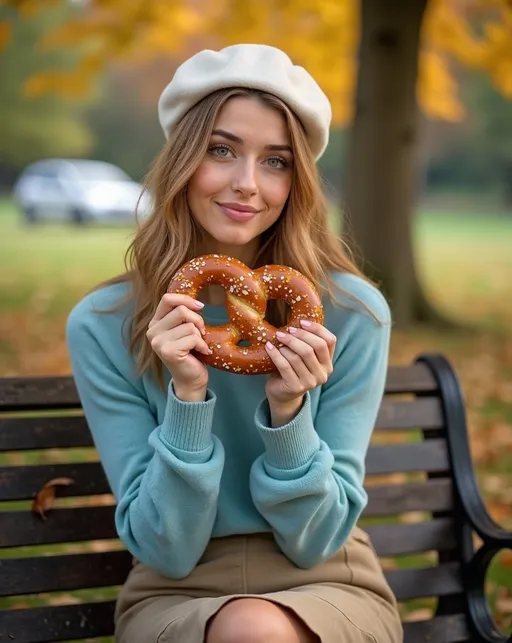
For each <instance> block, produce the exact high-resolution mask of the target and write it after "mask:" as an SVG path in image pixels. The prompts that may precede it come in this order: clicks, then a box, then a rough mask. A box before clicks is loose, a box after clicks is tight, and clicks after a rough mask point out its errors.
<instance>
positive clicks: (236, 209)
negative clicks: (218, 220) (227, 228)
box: [217, 203, 258, 221]
mask: <svg viewBox="0 0 512 643" xmlns="http://www.w3.org/2000/svg"><path fill="white" fill-rule="evenodd" d="M217 205H218V206H219V208H220V209H221V210H222V212H223V213H224V214H225V215H226V216H227V217H228V219H231V220H232V221H250V220H251V219H253V218H254V217H255V216H256V215H257V214H258V210H256V209H255V208H252V207H250V206H243V205H238V204H234V203H217Z"/></svg>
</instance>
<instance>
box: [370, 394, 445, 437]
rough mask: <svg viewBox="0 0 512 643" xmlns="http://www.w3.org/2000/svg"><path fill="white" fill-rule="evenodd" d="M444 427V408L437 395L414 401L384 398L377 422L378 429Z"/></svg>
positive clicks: (402, 429)
mask: <svg viewBox="0 0 512 643" xmlns="http://www.w3.org/2000/svg"><path fill="white" fill-rule="evenodd" d="M443 427H444V418H443V410H442V407H441V401H440V399H439V398H437V397H418V398H416V399H415V400H412V401H403V400H393V399H390V398H389V397H388V398H384V399H383V400H382V404H381V406H380V409H379V413H378V415H377V420H376V422H375V430H376V431H390V430H392V431H404V430H409V429H418V428H419V429H441V428H443Z"/></svg>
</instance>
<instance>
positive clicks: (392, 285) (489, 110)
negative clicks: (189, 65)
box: [0, 0, 512, 628]
mask: <svg viewBox="0 0 512 643" xmlns="http://www.w3.org/2000/svg"><path fill="white" fill-rule="evenodd" d="M236 42H263V43H267V44H273V45H276V46H278V47H281V48H283V49H285V50H286V51H287V53H288V54H289V55H290V56H291V57H292V58H293V59H294V62H296V63H298V64H303V65H304V66H305V67H307V68H308V70H309V71H311V73H313V75H315V77H316V78H317V79H318V81H319V83H320V84H321V85H322V87H323V89H324V90H325V91H326V92H327V93H328V95H329V97H330V99H331V101H332V104H333V110H334V121H333V127H332V133H331V139H330V144H329V147H328V149H327V152H326V153H325V155H324V157H323V158H322V159H321V161H320V169H321V173H322V176H323V177H324V180H325V189H326V191H327V193H328V196H329V199H330V203H331V210H332V225H333V228H334V229H336V230H338V231H342V232H343V233H344V234H346V235H347V236H348V238H350V239H351V242H352V244H353V247H354V251H355V254H356V257H358V258H359V259H360V260H361V262H362V263H363V265H364V266H365V268H366V270H367V271H368V273H369V274H370V275H371V276H372V277H373V278H374V279H375V280H376V281H377V282H378V283H379V284H381V286H382V288H383V290H384V291H385V293H386V295H387V297H388V299H389V301H390V303H391V306H392V308H393V312H394V319H395V330H394V333H393V340H392V350H391V362H392V363H397V364H398V363H407V362H409V361H410V360H412V359H413V358H414V357H415V356H416V355H418V354H419V353H421V352H428V351H431V352H442V353H444V354H446V355H447V356H448V357H449V359H450V360H451V361H452V363H453V364H454V366H455V368H456V369H457V372H458V374H459V376H460V379H461V383H462V386H463V389H464V394H465V396H466V400H467V404H468V420H469V427H470V434H471V449H472V453H473V457H474V461H475V466H476V469H477V474H478V478H479V483H480V486H481V489H482V492H483V494H484V496H485V500H486V502H487V506H488V508H489V510H490V512H491V514H492V515H493V517H494V518H495V519H497V520H499V521H500V522H501V523H503V524H505V525H506V526H508V527H509V528H510V527H512V323H511V322H512V102H511V100H512V9H511V6H510V3H509V2H506V0H408V2H407V3H405V2H404V3H401V2H399V1H398V0H389V1H388V2H385V3H384V2H382V1H381V0H293V1H290V2H289V1H287V0H258V2H256V0H246V1H245V2H242V1H241V0H238V1H237V0H210V1H209V2H207V1H206V0H169V1H166V0H144V1H143V2H141V1H139V0H89V1H87V0H74V1H73V0H68V1H67V2H66V1H50V0H46V1H44V2H42V1H41V0H38V1H35V0H10V1H7V0H3V1H0V377H2V376H22V375H48V374H66V373H69V372H70V367H69V362H68V356H67V351H66V346H65V340H64V326H65V320H66V317H67V314H68V313H69V311H70V309H71V307H72V306H73V305H74V304H75V303H76V302H77V301H78V300H79V299H80V298H81V297H82V296H83V295H84V293H85V292H86V291H87V290H88V289H89V288H91V287H92V286H93V285H95V284H96V283H97V282H99V281H100V280H102V279H105V278H107V277H110V276H112V275H114V274H116V273H118V272H120V271H122V270H123V259H124V251H125V250H126V247H127V245H128V243H129V241H130V239H131V237H132V235H133V232H134V230H135V206H136V202H137V199H138V196H139V194H140V186H141V182H142V181H143V179H144V175H145V172H146V171H147V169H148V166H149V164H150V162H151V160H152V159H153V157H154V156H155V154H156V153H157V152H158V151H159V149H160V147H161V146H162V144H163V135H162V132H161V130H160V126H159V124H158V120H157V112H156V103H157V100H158V96H159V94H160V92H161V91H162V89H163V87H164V86H165V85H166V84H167V83H168V82H169V80H170V79H171V77H172V74H173V72H174V70H175V69H176V67H177V66H178V65H179V64H180V63H181V62H182V61H183V60H184V59H185V58H186V57H188V56H190V55H191V54H193V53H194V52H196V51H198V50H200V49H203V48H209V47H211V48H219V47H222V46H225V45H228V44H233V43H236ZM149 205H150V204H149V203H148V201H147V200H143V201H142V202H141V203H140V206H139V214H138V216H141V217H144V216H146V215H147V213H148V212H149ZM488 586H489V593H490V596H491V597H492V604H493V609H494V612H495V615H496V619H497V620H498V621H499V622H500V624H501V625H502V626H503V627H505V628H510V627H511V626H512V616H511V615H512V552H504V553H502V554H501V556H500V557H499V558H498V559H496V561H495V562H494V563H493V566H492V569H491V573H490V575H489V581H488ZM425 609H428V605H427V606H424V605H418V607H417V613H416V614H411V618H415V616H417V617H418V618H421V617H423V616H424V610H425Z"/></svg>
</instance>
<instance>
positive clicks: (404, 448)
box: [366, 438, 450, 475]
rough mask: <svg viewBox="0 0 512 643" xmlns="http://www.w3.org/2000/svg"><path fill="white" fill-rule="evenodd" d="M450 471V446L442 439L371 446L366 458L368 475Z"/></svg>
mask: <svg viewBox="0 0 512 643" xmlns="http://www.w3.org/2000/svg"><path fill="white" fill-rule="evenodd" d="M449 470H450V461H449V457H448V445H447V443H446V440H444V439H442V438H436V439H433V440H425V441H423V442H419V443H414V444H392V445H386V446H371V447H370V448H369V449H368V454H367V458H366V473H367V475H381V474H386V473H401V472H403V473H408V472H413V471H432V472H434V471H436V472H437V471H449Z"/></svg>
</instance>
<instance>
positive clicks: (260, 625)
mask: <svg viewBox="0 0 512 643" xmlns="http://www.w3.org/2000/svg"><path fill="white" fill-rule="evenodd" d="M205 643H301V638H299V637H298V636H297V633H296V631H295V628H294V627H293V626H292V624H291V622H290V619H289V618H288V617H287V615H286V614H285V613H284V611H283V610H281V609H280V608H279V607H278V606H277V605H274V604H273V603H270V602H269V601H265V600H262V599H259V598H241V599H235V600H233V601H231V602H229V603H227V604H226V605H225V606H224V607H222V608H221V609H220V610H219V611H218V612H217V614H216V615H215V616H214V617H213V618H212V620H211V621H210V624H209V626H208V630H207V634H206V639H205Z"/></svg>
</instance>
